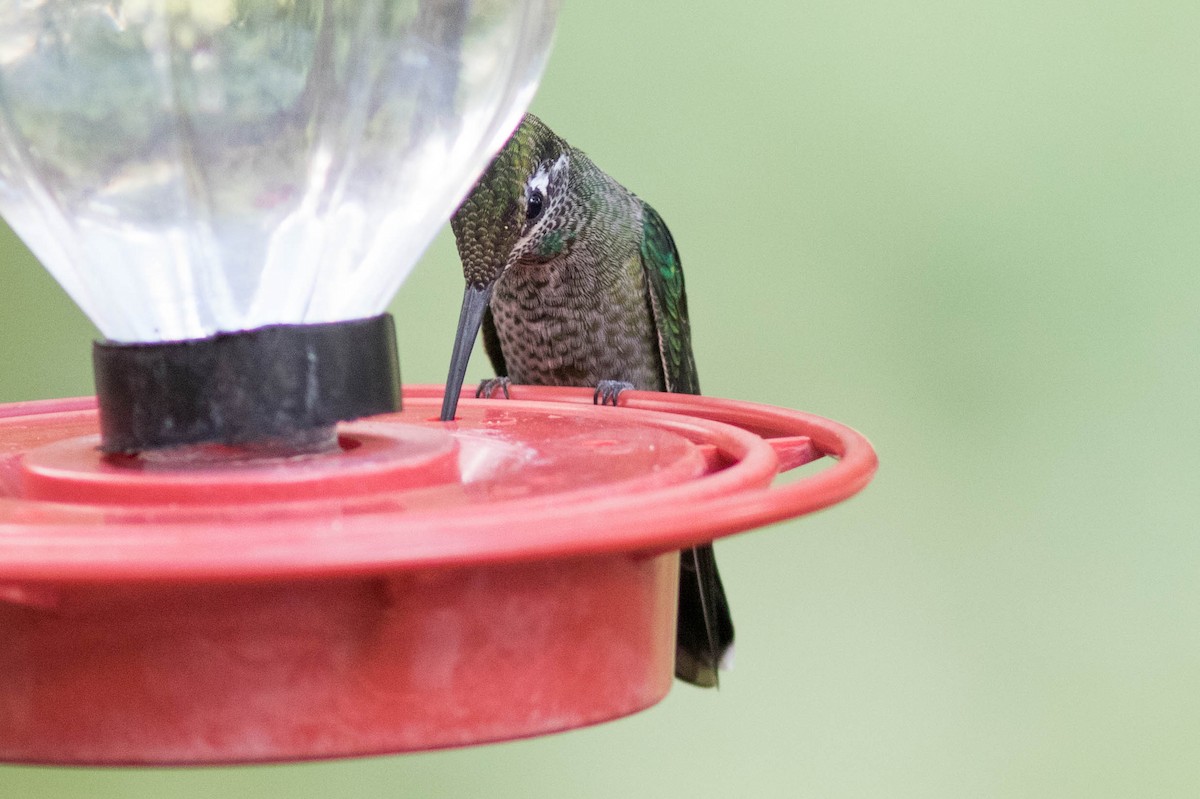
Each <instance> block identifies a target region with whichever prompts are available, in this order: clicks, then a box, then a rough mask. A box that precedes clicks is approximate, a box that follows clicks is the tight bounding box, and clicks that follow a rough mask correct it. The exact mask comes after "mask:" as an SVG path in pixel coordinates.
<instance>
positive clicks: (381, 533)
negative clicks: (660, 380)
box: [0, 386, 876, 764]
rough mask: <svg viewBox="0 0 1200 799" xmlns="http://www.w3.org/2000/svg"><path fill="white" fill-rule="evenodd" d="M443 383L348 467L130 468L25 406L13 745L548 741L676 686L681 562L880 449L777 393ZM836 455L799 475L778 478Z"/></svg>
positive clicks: (70, 752) (9, 500)
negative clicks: (723, 394)
mask: <svg viewBox="0 0 1200 799" xmlns="http://www.w3.org/2000/svg"><path fill="white" fill-rule="evenodd" d="M512 395H513V399H512V400H510V401H501V400H489V401H482V400H473V399H469V398H468V399H464V400H463V402H462V403H461V405H460V413H461V416H460V418H459V419H457V420H456V421H455V422H453V423H449V424H442V423H439V422H436V421H434V420H433V419H432V417H433V416H434V415H435V413H436V408H437V405H438V403H439V402H440V399H441V387H438V386H419V387H409V388H408V389H407V390H406V393H405V410H404V412H403V413H399V414H388V415H385V416H378V417H373V418H371V419H369V420H363V421H361V422H355V423H351V424H346V425H343V426H341V428H339V430H340V436H341V441H342V448H341V450H340V451H338V452H336V453H332V454H329V455H321V456H304V457H296V458H281V459H276V460H255V461H248V462H238V461H236V460H233V461H231V460H228V459H223V458H222V457H221V453H217V454H216V456H214V458H213V459H211V460H209V459H206V458H205V457H201V458H199V459H198V460H197V461H196V462H194V463H183V464H181V463H179V462H177V461H176V462H168V463H165V464H163V463H159V462H157V461H155V460H154V459H152V458H147V459H129V458H124V459H122V458H113V457H104V456H101V455H100V454H99V453H98V452H97V451H96V449H95V432H96V416H95V411H94V403H93V401H92V400H91V399H78V400H61V401H50V402H34V403H19V404H14V405H7V406H0V642H2V643H0V673H3V674H5V675H6V678H5V680H4V681H0V760H8V761H22V762H59V763H111V764H118V763H217V762H247V761H264V760H274V761H277V760H294V759H310V758H321V757H339V756H350V755H360V754H372V753H385V752H400V751H411V750H419V749H429V748H435V747H444V746H456V745H466V744H471V743H479V742H483V741H490V740H501V739H506V738H514V737H521V736H527V735H535V734H541V733H545V732H551V731H555V730H561V729H566V728H570V727H575V726H580V725H583V724H589V723H595V722H598V721H603V720H606V719H610V718H615V717H618V716H621V715H626V714H628V713H632V712H635V711H637V710H640V709H642V708H645V707H648V706H649V705H651V704H654V703H655V702H657V701H658V700H659V699H661V698H662V696H664V695H665V693H666V692H667V690H669V688H670V685H671V674H672V658H673V640H674V610H675V591H676V587H677V586H676V580H677V569H678V565H677V563H678V555H677V551H678V550H679V549H680V548H682V547H685V546H688V545H691V544H695V543H699V542H702V541H708V540H712V539H714V538H718V537H721V536H724V535H729V534H731V533H735V532H739V531H744V530H748V529H751V528H753V527H757V526H761V525H764V524H768V523H771V522H775V521H779V520H782V519H786V518H791V517H794V516H798V515H801V514H804V513H808V512H811V511H814V510H817V509H820V508H823V507H826V506H828V505H831V504H833V503H836V502H838V501H840V500H842V499H845V498H846V497H849V496H850V495H852V494H854V493H855V492H857V491H858V490H860V489H861V488H862V487H863V486H864V485H866V483H867V482H868V481H869V480H870V479H871V476H872V474H873V473H874V471H875V468H876V459H875V454H874V452H873V451H872V449H871V447H870V445H869V444H868V443H867V441H866V440H865V439H864V438H862V436H860V435H859V434H857V433H856V432H854V431H853V430H851V429H849V428H847V427H845V426H843V425H840V424H837V423H836V422H831V421H829V420H827V419H823V418H821V417H817V416H812V415H810V414H804V413H800V412H797V411H791V410H786V409H782V408H775V407H770V406H765V405H760V404H756V403H748V402H736V401H730V400H721V399H715V398H711V397H699V396H685V395H677V394H658V393H653V392H635V391H630V392H626V393H624V394H622V396H621V405H622V406H624V407H622V408H620V409H612V408H600V407H595V406H594V405H593V404H592V392H591V391H589V390H585V389H566V388H539V387H525V386H515V387H513V390H512ZM824 456H830V457H832V458H834V459H836V461H837V462H836V463H834V464H832V465H831V466H829V467H828V468H825V469H823V470H821V471H818V472H815V473H813V474H810V475H806V476H804V477H803V478H801V479H799V480H797V481H794V482H791V483H788V484H786V485H781V486H777V487H772V486H771V481H772V479H773V478H774V476H775V475H776V474H777V473H778V472H779V471H783V470H787V469H790V468H794V467H796V466H800V465H802V464H805V463H808V462H810V461H813V460H816V459H818V458H821V457H824Z"/></svg>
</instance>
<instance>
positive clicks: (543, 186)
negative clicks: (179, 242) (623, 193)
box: [441, 114, 570, 421]
mask: <svg viewBox="0 0 1200 799" xmlns="http://www.w3.org/2000/svg"><path fill="white" fill-rule="evenodd" d="M569 166H570V148H569V147H568V146H567V143H566V142H565V141H563V140H562V139H560V138H559V137H558V136H556V135H555V134H554V132H553V131H552V130H550V128H548V127H546V125H545V124H543V123H542V121H541V120H540V119H538V118H537V117H535V116H533V115H532V114H526V115H525V118H524V119H522V120H521V124H520V125H518V126H517V129H516V130H515V131H513V134H512V136H511V137H510V138H509V140H508V141H507V142H506V143H505V145H504V147H503V148H502V149H501V150H500V152H499V153H497V154H496V157H495V159H493V160H492V163H491V165H490V166H488V168H487V170H486V171H484V173H483V175H482V176H480V178H479V180H478V182H476V184H475V188H473V189H472V190H471V193H470V194H468V195H467V198H466V199H465V200H463V203H462V205H461V206H459V208H458V210H457V211H455V212H454V216H453V217H452V218H451V219H450V227H451V229H452V230H453V231H454V238H455V240H456V242H457V243H458V254H459V257H460V258H461V259H462V265H463V276H464V277H465V278H466V281H467V286H466V290H465V291H464V292H463V304H462V310H461V311H460V312H459V316H458V330H457V331H456V333H455V337H454V352H453V354H452V355H451V360H450V373H449V375H448V376H447V378H446V394H445V397H444V398H443V400H442V414H441V418H442V420H443V421H450V420H452V419H453V418H454V411H455V408H456V407H457V405H458V394H459V390H460V389H461V388H462V382H463V378H464V376H465V375H466V371H467V361H468V359H470V357H471V347H472V345H473V344H474V343H475V336H476V335H477V334H478V333H479V326H480V324H481V323H482V321H483V314H484V311H486V310H487V307H488V303H489V302H490V300H491V296H492V287H493V286H495V285H496V281H497V280H498V279H499V278H500V275H502V274H503V273H504V270H506V269H508V268H509V267H510V266H512V265H513V264H515V263H517V262H518V261H546V260H550V259H551V258H554V257H555V256H557V255H560V254H561V253H562V252H563V251H564V249H565V245H564V243H563V242H564V236H565V235H566V231H564V230H563V229H562V220H563V219H565V217H566V216H567V215H566V214H564V213H563V209H565V208H566V207H567V176H568V169H569Z"/></svg>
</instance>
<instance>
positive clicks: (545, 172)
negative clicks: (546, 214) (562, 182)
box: [525, 153, 570, 198]
mask: <svg viewBox="0 0 1200 799" xmlns="http://www.w3.org/2000/svg"><path fill="white" fill-rule="evenodd" d="M569 162H570V158H569V156H568V155H567V154H566V153H563V154H562V155H560V156H559V157H558V158H556V159H555V161H554V163H552V164H542V165H541V166H539V167H538V169H537V171H536V172H534V173H533V176H532V177H531V178H529V181H528V182H527V183H526V184H525V197H526V198H528V197H529V196H530V195H532V194H533V193H534V192H537V191H540V192H541V193H542V196H543V197H545V196H547V194H549V188H550V175H551V174H555V175H557V174H558V173H560V172H561V171H562V170H563V169H565V168H566V166H567V164H568V163H569Z"/></svg>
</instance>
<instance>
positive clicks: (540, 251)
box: [441, 114, 733, 687]
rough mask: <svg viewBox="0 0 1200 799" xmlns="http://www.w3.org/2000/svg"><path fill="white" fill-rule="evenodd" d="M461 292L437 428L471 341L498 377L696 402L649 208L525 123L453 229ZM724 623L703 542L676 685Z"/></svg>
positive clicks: (699, 668)
mask: <svg viewBox="0 0 1200 799" xmlns="http://www.w3.org/2000/svg"><path fill="white" fill-rule="evenodd" d="M450 226H451V228H452V229H453V231H454V237H455V240H456V243H457V245H458V252H459V256H460V258H461V260H462V266H463V275H464V277H465V278H466V290H465V291H464V293H463V302H462V310H461V311H460V314H459V318H458V329H457V332H456V334H455V339H454V350H453V354H452V356H451V361H450V373H449V376H448V377H447V380H446V394H445V398H444V400H443V403H442V413H441V419H442V420H443V421H450V420H452V419H453V418H454V411H455V408H456V407H457V403H458V394H459V390H460V389H461V387H462V382H463V377H464V375H465V374H466V370H467V361H468V359H469V358H470V356H471V349H472V347H473V345H474V342H475V338H476V336H477V335H478V334H479V332H480V329H481V328H482V333H483V343H484V349H485V351H486V352H487V355H488V358H489V360H490V361H491V362H492V366H493V367H494V369H495V371H496V375H497V378H496V379H493V380H485V381H483V383H482V384H481V385H480V391H479V394H480V395H482V394H488V395H490V394H491V393H492V392H493V391H494V390H495V389H496V388H503V389H504V391H505V393H506V394H507V389H508V384H509V382H512V383H517V384H532V385H546V386H586V387H594V388H595V389H596V395H595V398H596V401H597V402H599V403H611V404H613V405H615V404H616V403H617V398H618V396H619V394H620V392H621V391H623V390H625V389H632V388H636V389H639V390H648V391H670V392H678V393H682V394H699V393H700V384H699V380H698V379H697V376H696V362H695V359H694V357H693V354H692V342H691V326H690V322H689V320H688V310H687V296H686V294H685V293H684V287H683V271H682V268H681V267H680V261H679V253H678V251H677V250H676V248H675V242H674V240H673V239H672V238H671V233H670V231H669V230H668V229H667V226H666V224H665V223H664V222H663V220H662V217H660V216H659V215H658V213H657V212H656V211H655V210H654V209H653V208H651V207H650V206H649V205H647V204H646V203H645V202H643V201H642V200H641V199H639V198H638V197H637V196H636V195H634V194H633V193H632V192H630V191H629V190H627V189H626V188H625V187H623V186H622V185H621V184H619V183H617V182H616V181H615V180H613V179H612V178H611V177H609V176H608V175H607V174H606V173H604V172H603V171H602V170H601V169H600V168H599V167H597V166H596V165H595V164H594V163H593V162H592V160H591V159H590V158H588V157H587V155H585V154H584V153H583V152H582V151H580V150H577V149H576V148H574V147H572V146H571V145H569V144H568V143H567V142H566V141H564V140H563V139H561V138H560V137H559V136H557V135H555V133H554V132H553V131H552V130H551V129H550V128H549V127H547V126H546V125H545V124H544V123H543V122H542V121H541V120H540V119H538V118H537V117H535V116H533V115H532V114H526V115H525V117H524V118H523V119H522V121H521V123H520V124H519V125H518V126H517V128H516V130H515V131H514V132H513V134H512V136H511V137H510V138H509V139H508V141H507V142H506V143H505V145H504V146H503V148H501V150H500V152H499V153H498V154H497V155H496V157H495V158H494V159H493V160H492V163H491V165H490V166H489V167H488V168H487V170H486V171H485V172H484V173H483V175H482V176H481V177H480V178H479V180H478V181H477V182H476V184H475V187H474V188H473V189H472V190H471V192H470V193H469V194H468V195H467V197H466V199H465V200H464V201H463V202H462V204H461V205H460V206H459V208H458V210H457V211H455V213H454V216H453V218H452V219H451V221H450ZM732 652H733V621H732V619H731V617H730V613H729V604H728V602H727V601H726V598H725V590H724V587H723V586H722V584H721V577H720V574H719V573H718V571H717V563H716V559H715V557H714V555H713V549H712V545H711V544H706V545H703V546H699V547H694V548H692V549H688V550H684V551H683V552H682V553H681V557H680V571H679V611H678V624H677V640H676V655H675V676H676V677H678V678H679V679H682V680H684V681H686V682H689V683H692V684H694V685H699V686H702V687H713V686H716V685H717V682H718V677H717V671H718V668H719V667H721V666H723V665H725V664H727V663H728V661H729V660H730V659H731V656H732Z"/></svg>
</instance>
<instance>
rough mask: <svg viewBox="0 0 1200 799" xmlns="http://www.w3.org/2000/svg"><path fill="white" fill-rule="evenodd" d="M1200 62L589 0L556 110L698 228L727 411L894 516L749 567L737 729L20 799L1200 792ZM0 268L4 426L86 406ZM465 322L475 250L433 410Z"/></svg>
mask: <svg viewBox="0 0 1200 799" xmlns="http://www.w3.org/2000/svg"><path fill="white" fill-rule="evenodd" d="M1197 31H1200V6H1198V5H1197V4H1195V3H1184V2H1172V1H1171V0H1167V1H1166V2H1154V1H1153V0H1149V1H1148V2H1142V3H1137V4H1134V3H1118V2H1111V0H1100V2H1071V1H1070V0H1059V1H1058V2H1036V3H1035V2H1020V1H1018V2H1008V3H981V2H962V1H961V0H913V2H909V3H885V2H862V1H856V0H850V1H849V2H842V3H825V4H811V3H796V2H794V0H761V1H760V2H755V3H747V4H744V5H737V4H731V3H728V2H712V1H711V0H710V1H706V2H692V3H689V4H686V5H680V4H668V3H641V2H632V1H631V0H620V1H618V0H607V1H606V2H598V1H596V0H593V1H592V2H584V0H570V1H569V2H567V3H566V4H565V7H564V10H563V14H562V18H561V23H560V26H559V35H558V40H557V45H556V49H555V52H554V54H553V56H552V58H551V61H550V65H549V68H548V70H547V72H546V77H545V80H544V82H543V85H542V89H541V91H540V93H539V95H538V97H537V100H536V102H535V104H534V110H535V111H536V112H537V113H538V114H540V115H541V116H542V117H543V118H544V119H545V120H547V121H548V122H549V124H551V125H552V126H553V127H555V128H556V129H557V130H558V132H559V133H561V134H562V135H563V136H565V137H566V138H567V139H568V140H570V141H571V142H572V143H574V144H576V145H577V146H580V147H582V148H583V149H585V150H587V151H588V152H589V154H590V155H592V156H593V158H594V159H595V160H596V161H597V162H598V163H599V164H601V165H602V166H603V167H604V168H605V169H607V170H608V171H609V172H610V173H611V174H613V175H614V176H616V177H617V178H618V179H619V180H621V181H622V182H624V183H625V184H626V185H627V186H629V187H630V188H631V189H633V190H634V191H636V192H638V193H639V194H641V195H642V196H643V197H645V198H646V199H647V200H649V201H650V202H651V203H652V204H653V205H654V206H655V207H656V208H657V209H658V210H659V211H660V212H661V213H662V214H663V216H664V218H665V219H666V220H667V221H668V223H669V224H670V225H671V228H672V230H673V231H674V234H675V238H676V240H677V241H678V243H679V247H680V250H681V252H682V255H683V260H684V264H685V266H686V268H687V275H688V288H689V294H690V301H691V309H692V315H693V326H694V330H695V346H696V355H697V360H698V363H699V366H700V373H701V379H702V384H703V386H704V388H705V391H706V392H708V393H710V394H714V395H720V396H728V397H738V398H746V399H753V400H758V401H763V402H769V403H776V404H781V405H787V406H792V407H799V408H802V409H805V410H810V411H814V412H817V413H820V414H824V415H827V416H831V417H834V418H836V419H839V420H841V421H844V422H846V423H848V424H851V425H852V426H854V427H856V428H858V429H859V430H861V431H862V432H864V433H865V434H866V435H867V436H868V437H869V438H870V439H871V440H872V441H873V442H874V444H875V445H876V447H877V448H878V450H879V454H880V457H881V460H882V468H881V471H880V473H879V475H878V477H877V479H876V481H875V482H874V484H872V485H871V486H870V487H869V488H868V489H867V490H866V491H865V492H864V493H863V494H862V495H861V496H859V497H858V498H856V499H854V500H852V501H851V502H849V503H847V504H845V505H843V506H840V507H837V508H834V509H832V510H828V511H825V512H823V513H820V514H818V515H816V516H814V517H811V518H807V519H803V520H801V521H798V522H795V523H789V524H783V525H778V526H776V527H773V528H771V529H769V530H764V531H760V532H756V533H753V534H749V535H744V536H740V537H737V538H734V539H732V540H728V541H725V542H723V543H721V544H720V545H719V547H718V552H719V554H720V557H721V563H722V569H723V572H724V575H725V580H726V583H727V586H728V589H729V591H730V594H731V596H732V601H733V603H734V610H735V613H736V618H737V622H738V625H739V627H738V633H739V644H738V663H737V668H736V670H735V671H734V672H733V673H731V674H729V675H728V676H727V678H726V679H725V680H724V681H723V683H722V688H721V690H720V692H719V693H718V692H704V691H699V690H696V689H691V688H689V687H688V686H684V685H677V686H676V687H675V689H674V690H673V691H672V693H671V695H670V696H669V697H668V698H667V699H666V700H665V701H664V702H663V703H662V704H660V705H659V706H657V707H655V708H653V709H651V710H649V711H647V712H645V713H642V714H640V715H637V716H634V717H632V718H629V719H625V720H622V721H618V722H615V723H611V724H607V725H602V726H599V727H595V728H591V729H586V730H581V731H576V732H571V733H567V734H562V735H556V736H551V737H547V738H543V739H538V740H530V741H522V742H515V743H508V744H500V745H493V746H486V747H482V748H477V749H468V750H460V751H449V752H439V753H433V754H425V755H413V756H398V757H381V758H372V759H365V760H358V761H346V762H336V763H315V764H304V765H295V766H265V767H249V768H231V769H191V770H187V769H185V770H107V771H106V770H89V769H74V770H70V769H43V768H24V767H0V795H3V796H5V797H9V796H11V797H30V798H32V797H89V798H92V797H95V798H100V797H209V796H223V797H225V796H288V797H325V796H355V797H364V798H365V797H399V796H487V797H611V796H643V795H644V796H671V797H674V796H680V797H695V796H746V797H773V796H779V797H783V796H788V797H794V796H814V797H943V796H945V797H962V796H971V797H1065V796H1080V797H1110V796H1111V797H1118V796H1120V797H1124V796H1134V795H1136V796H1190V795H1196V794H1197V793H1198V792H1200V758H1197V752H1198V751H1200V590H1198V586H1197V580H1198V578H1200V536H1197V535H1196V529H1197V511H1200V501H1198V499H1197V495H1198V493H1200V491H1198V489H1200V480H1198V479H1197V474H1198V470H1197V463H1196V451H1197V445H1200V423H1198V421H1197V412H1198V410H1200V390H1198V387H1197V386H1198V383H1197V380H1196V370H1197V365H1198V356H1200V324H1198V323H1197V308H1198V306H1200V268H1198V265H1200V224H1198V222H1200V216H1198V214H1200V92H1198V91H1197V89H1196V82H1197V77H1198V76H1200V46H1198V45H1197ZM0 248H2V254H3V267H2V270H3V272H2V274H3V276H4V284H5V285H4V290H3V291H2V292H0V317H2V318H3V325H4V327H3V335H4V337H5V343H4V345H3V348H2V349H0V400H3V401H11V400H22V399H31V398H39V397H56V396H64V395H77V394H84V393H89V392H90V390H91V376H90V367H89V347H88V343H89V340H90V339H91V337H92V336H93V335H94V331H93V329H92V328H91V326H90V325H89V323H88V322H87V321H86V320H85V319H84V318H83V316H82V315H81V314H80V313H79V312H78V310H77V309H76V308H75V307H74V306H73V305H72V304H71V303H70V301H69V300H68V299H67V298H66V296H65V295H64V294H63V293H62V292H61V291H60V290H59V289H58V288H57V286H56V285H55V284H54V283H53V282H52V281H51V279H50V278H49V277H48V276H47V275H46V274H45V273H43V272H42V271H40V270H39V269H38V268H36V266H35V264H34V263H33V262H32V261H31V260H30V258H29V256H28V255H27V254H26V253H25V252H24V250H23V249H22V247H21V246H20V245H19V243H18V242H17V241H16V240H15V239H13V238H12V237H11V236H10V235H7V234H5V236H4V238H3V240H2V241H0ZM460 291H461V278H460V273H459V272H458V264H457V259H456V256H455V253H454V249H453V242H452V240H451V239H450V237H449V236H448V235H447V234H445V233H444V234H443V235H442V236H441V237H440V238H439V239H438V241H437V242H436V243H435V245H434V246H433V248H432V249H431V250H430V251H429V253H428V255H427V257H426V258H425V260H424V261H423V263H422V264H421V265H420V267H419V268H418V269H417V271H416V273H415V274H414V276H413V277H412V279H411V280H410V281H409V283H408V284H406V285H405V287H404V288H403V289H402V291H401V293H400V296H399V297H398V298H397V300H396V301H395V303H394V306H393V310H394V311H395V312H396V314H397V322H398V327H399V335H400V339H401V358H402V365H403V370H404V372H405V379H406V381H408V382H441V381H442V379H443V378H444V375H445V366H446V359H447V357H448V351H449V346H450V342H451V339H452V336H453V327H454V322H455V317H456V314H457V311H458V305H459V296H460ZM485 373H486V369H485V366H484V359H483V358H476V360H475V362H474V366H473V369H472V374H471V375H469V380H475V379H478V378H480V377H483V376H485ZM681 512H682V511H681ZM0 678H2V675H0ZM514 689H515V690H519V687H516V686H515V687H514Z"/></svg>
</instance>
